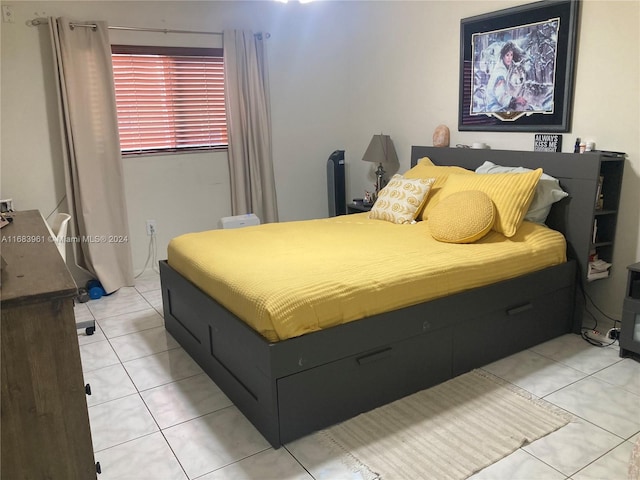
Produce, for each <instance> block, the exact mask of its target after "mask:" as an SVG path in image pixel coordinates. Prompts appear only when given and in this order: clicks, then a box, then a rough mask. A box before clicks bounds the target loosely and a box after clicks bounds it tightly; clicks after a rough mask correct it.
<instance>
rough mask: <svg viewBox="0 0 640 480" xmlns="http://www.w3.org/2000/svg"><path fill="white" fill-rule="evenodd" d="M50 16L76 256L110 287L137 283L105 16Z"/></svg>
mask: <svg viewBox="0 0 640 480" xmlns="http://www.w3.org/2000/svg"><path fill="white" fill-rule="evenodd" d="M78 23H81V24H95V25H96V27H95V28H88V27H82V26H76V27H74V26H72V25H71V22H70V21H69V20H68V19H66V18H58V19H55V18H49V30H50V33H51V42H52V45H53V53H54V59H55V61H54V65H55V67H56V71H55V74H56V78H57V81H58V82H57V83H58V99H59V106H60V123H61V126H62V144H63V157H64V163H65V176H66V186H67V203H68V205H69V209H70V210H71V212H70V213H71V216H72V221H71V224H70V227H71V229H70V230H71V238H72V239H73V251H74V256H75V263H76V264H77V265H78V267H80V268H82V269H84V270H86V271H87V272H89V273H90V274H91V275H93V276H94V277H95V278H97V279H98V280H99V281H100V283H102V286H103V287H104V289H105V291H106V292H107V293H111V292H114V291H115V290H117V289H119V288H120V287H123V286H130V285H133V283H134V278H133V263H132V259H131V248H130V245H129V226H128V225H129V224H128V220H127V209H126V203H125V197H124V178H123V169H122V158H121V156H120V140H119V136H118V123H117V114H116V106H115V93H114V88H113V71H112V65H111V46H110V44H109V38H108V37H109V36H108V29H107V25H106V23H105V22H94V21H91V22H78Z"/></svg>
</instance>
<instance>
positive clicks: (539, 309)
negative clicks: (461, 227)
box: [453, 287, 573, 375]
mask: <svg viewBox="0 0 640 480" xmlns="http://www.w3.org/2000/svg"><path fill="white" fill-rule="evenodd" d="M502 302H505V300H502ZM572 308H573V288H571V287H567V288H564V289H561V290H557V291H555V292H551V293H548V294H546V295H542V296H539V297H536V298H532V299H530V300H525V301H517V302H514V303H503V306H502V307H500V308H498V309H496V310H495V311H493V312H491V313H488V314H485V315H480V316H477V317H473V318H470V319H469V320H467V321H466V322H464V323H461V324H458V325H456V327H455V329H454V335H453V338H454V341H453V374H454V375H460V374H462V373H465V372H468V371H469V370H472V369H474V368H478V367H481V366H483V365H486V364H488V363H491V362H493V361H495V360H498V359H500V358H504V357H506V356H508V355H511V354H513V353H516V352H520V351H522V350H524V349H526V348H529V347H532V346H534V345H537V344H539V343H542V342H544V341H547V340H549V339H551V338H554V337H557V336H560V335H562V334H564V333H569V332H570V331H571V323H572V319H571V312H572Z"/></svg>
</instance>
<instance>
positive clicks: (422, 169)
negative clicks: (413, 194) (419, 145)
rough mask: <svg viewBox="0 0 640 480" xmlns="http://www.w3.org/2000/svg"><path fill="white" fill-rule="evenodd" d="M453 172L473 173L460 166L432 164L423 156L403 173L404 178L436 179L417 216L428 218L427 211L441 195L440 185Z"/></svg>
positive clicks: (423, 218) (436, 202)
mask: <svg viewBox="0 0 640 480" xmlns="http://www.w3.org/2000/svg"><path fill="white" fill-rule="evenodd" d="M453 174H461V175H462V174H472V175H473V174H474V172H472V171H471V170H467V169H465V168H462V167H455V166H451V167H447V166H439V165H434V164H433V162H432V161H431V160H430V159H429V157H424V158H421V159H420V160H418V163H417V164H416V166H415V167H413V168H412V169H411V170H408V171H407V172H405V174H404V175H403V176H404V177H405V178H435V179H436V181H435V182H434V183H433V185H432V186H431V190H430V192H429V200H428V201H427V202H425V205H424V209H423V210H422V211H421V212H419V213H418V216H420V218H421V219H422V220H426V219H427V218H429V213H430V212H431V210H432V209H433V208H434V207H435V206H436V205H437V204H438V202H439V201H440V197H441V193H440V192H441V191H442V187H443V186H444V184H445V183H446V181H447V178H449V175H453Z"/></svg>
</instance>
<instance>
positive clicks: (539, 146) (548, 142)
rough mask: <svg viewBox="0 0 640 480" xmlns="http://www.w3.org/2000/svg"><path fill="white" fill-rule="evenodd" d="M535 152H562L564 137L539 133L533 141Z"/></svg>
mask: <svg viewBox="0 0 640 480" xmlns="http://www.w3.org/2000/svg"><path fill="white" fill-rule="evenodd" d="M533 150H534V152H561V151H562V135H546V134H542V133H538V134H536V136H535V139H534V141H533Z"/></svg>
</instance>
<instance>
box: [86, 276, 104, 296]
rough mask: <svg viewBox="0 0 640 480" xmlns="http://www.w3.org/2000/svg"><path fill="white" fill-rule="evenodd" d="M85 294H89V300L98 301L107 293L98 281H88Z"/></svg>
mask: <svg viewBox="0 0 640 480" xmlns="http://www.w3.org/2000/svg"><path fill="white" fill-rule="evenodd" d="M87 292H89V298H90V299H91V300H98V299H99V298H102V296H103V295H105V294H106V293H107V292H105V290H104V288H103V287H102V284H101V283H100V282H99V281H98V280H89V281H88V282H87Z"/></svg>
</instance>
